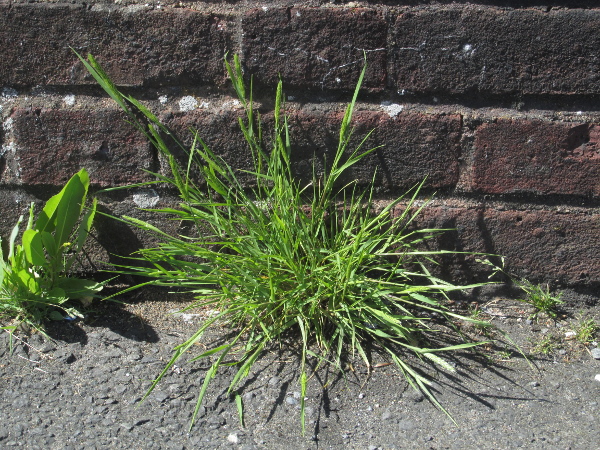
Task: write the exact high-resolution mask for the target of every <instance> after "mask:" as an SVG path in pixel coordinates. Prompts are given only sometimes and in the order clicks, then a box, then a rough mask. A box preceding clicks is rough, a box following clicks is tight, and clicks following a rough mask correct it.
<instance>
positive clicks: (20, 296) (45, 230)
mask: <svg viewBox="0 0 600 450" xmlns="http://www.w3.org/2000/svg"><path fill="white" fill-rule="evenodd" d="M89 183H90V180H89V176H88V173H87V172H86V171H85V169H82V170H81V171H79V172H78V173H76V174H75V175H73V177H71V179H70V180H69V181H68V182H67V184H66V185H65V186H64V187H63V189H62V190H61V191H60V192H59V193H58V194H56V195H55V196H53V197H52V198H50V200H48V201H47V202H46V204H45V206H44V208H43V209H42V211H41V212H40V214H39V216H38V218H37V220H34V215H35V214H34V203H32V204H31V207H30V209H29V218H28V221H27V225H26V228H25V231H24V232H23V235H22V238H21V243H20V244H17V238H18V237H19V228H20V226H21V224H22V222H23V216H21V217H20V218H19V220H18V222H17V224H16V225H15V227H14V228H13V230H12V233H11V234H10V237H9V240H8V245H7V246H5V247H6V248H7V249H8V252H6V254H4V252H3V251H2V248H1V247H0V318H3V319H11V320H13V321H14V322H16V324H17V325H10V326H6V327H3V328H5V329H9V330H13V331H14V330H15V329H16V328H17V326H18V325H19V324H21V323H26V324H28V325H31V326H34V327H36V328H38V329H39V328H40V325H42V322H43V320H44V319H55V320H62V319H63V318H64V315H65V314H66V315H67V316H70V317H77V316H82V315H81V313H80V311H79V309H78V308H77V306H75V305H73V304H68V303H67V302H68V300H71V299H86V300H89V299H90V298H91V297H94V296H96V294H97V293H98V292H99V291H100V290H101V289H102V284H99V283H96V282H95V281H92V280H85V279H81V278H75V277H72V276H69V274H68V272H69V271H70V269H71V267H72V265H73V264H74V263H75V261H76V258H77V257H78V254H79V253H80V251H81V249H82V247H83V244H84V242H85V239H86V238H87V235H88V233H89V231H90V228H91V226H92V222H93V220H94V215H95V213H96V200H95V199H94V201H93V203H92V205H91V207H90V208H88V209H87V211H86V212H85V213H84V214H83V216H81V215H82V213H83V212H84V205H85V199H86V196H87V192H88V187H89ZM0 240H1V239H0Z"/></svg>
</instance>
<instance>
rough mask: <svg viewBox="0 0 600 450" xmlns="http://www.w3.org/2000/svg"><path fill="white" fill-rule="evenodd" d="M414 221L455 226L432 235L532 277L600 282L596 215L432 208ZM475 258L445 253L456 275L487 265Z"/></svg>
mask: <svg viewBox="0 0 600 450" xmlns="http://www.w3.org/2000/svg"><path fill="white" fill-rule="evenodd" d="M419 223H420V224H421V225H424V226H428V227H437V228H455V229H456V231H454V232H448V233H446V234H445V235H444V236H443V237H442V238H440V239H438V240H437V245H438V246H439V247H441V248H444V249H452V250H460V251H475V252H485V253H493V254H496V255H502V256H505V257H506V263H507V267H508V269H509V270H510V271H512V272H513V273H516V274H518V275H519V276H525V277H527V278H529V279H531V280H532V281H545V282H552V283H559V284H564V285H578V284H588V285H596V286H597V285H600V265H599V264H598V255H600V215H599V214H587V213H582V212H579V213H575V212H571V213H561V212H558V211H547V210H546V211H545V210H537V211H533V210H530V211H515V210H507V211H499V210H496V209H493V208H465V207H462V208H461V207H433V208H428V209H425V210H424V212H423V215H422V217H421V218H420V219H419ZM474 260H475V257H474V256H470V257H462V256H460V255H457V256H453V257H451V258H448V261H449V262H451V264H450V265H449V266H448V267H447V268H446V270H452V271H453V272H452V275H453V276H455V277H461V276H462V277H464V276H465V274H468V275H469V276H470V277H476V275H477V273H478V271H483V269H486V268H485V267H484V266H481V265H479V268H478V267H477V265H476V264H475V263H474Z"/></svg>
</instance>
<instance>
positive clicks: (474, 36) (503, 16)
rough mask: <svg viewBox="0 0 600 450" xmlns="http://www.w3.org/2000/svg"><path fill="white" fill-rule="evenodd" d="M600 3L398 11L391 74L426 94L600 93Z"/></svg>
mask: <svg viewBox="0 0 600 450" xmlns="http://www.w3.org/2000/svg"><path fill="white" fill-rule="evenodd" d="M599 27H600V10H598V9H592V10H576V9H575V10H569V9H553V10H551V11H549V12H545V11H542V10H540V9H537V10H536V9H516V10H511V9H496V8H490V7H481V6H475V5H473V6H467V5H460V6H458V5H457V6H454V7H447V6H446V7H440V6H435V7H433V6H432V7H429V8H427V7H426V8H422V9H418V10H417V9H414V10H407V11H406V12H405V13H403V14H400V15H399V16H398V17H397V20H396V23H395V25H394V29H393V33H392V34H393V41H394V46H393V47H391V48H390V60H392V61H391V63H392V66H393V69H390V77H392V78H393V81H392V82H393V83H394V84H395V85H396V87H397V88H398V89H399V90H400V89H405V90H408V91H416V92H425V93H451V94H462V93H469V92H472V93H485V94H505V93H522V94H591V93H596V94H597V93H600V61H599V60H598V58H597V49H598V48H599V47H600V34H599V33H598V32H597V30H598V28H599Z"/></svg>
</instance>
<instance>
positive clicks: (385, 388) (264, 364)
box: [0, 297, 600, 450]
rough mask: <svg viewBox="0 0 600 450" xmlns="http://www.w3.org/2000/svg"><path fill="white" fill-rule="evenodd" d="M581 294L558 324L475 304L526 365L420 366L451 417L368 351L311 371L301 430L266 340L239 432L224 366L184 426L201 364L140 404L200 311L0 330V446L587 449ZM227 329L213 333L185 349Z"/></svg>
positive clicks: (506, 351) (122, 309) (597, 411)
mask: <svg viewBox="0 0 600 450" xmlns="http://www.w3.org/2000/svg"><path fill="white" fill-rule="evenodd" d="M585 300H586V301H587V303H588V305H587V306H586V305H585V301H580V302H579V303H577V302H575V303H573V302H571V304H576V305H577V306H576V307H575V308H572V309H573V312H572V313H571V314H569V315H566V316H565V317H563V318H561V320H559V321H558V322H554V321H553V320H544V319H543V318H541V319H538V320H536V321H528V320H527V317H528V312H529V311H528V310H527V308H526V307H525V306H524V305H523V304H521V303H516V302H510V301H506V300H503V299H502V298H491V297H490V298H489V299H487V300H486V301H485V302H481V304H480V307H479V309H480V310H481V315H482V316H483V317H484V318H487V319H490V320H491V321H492V323H494V324H495V325H497V326H498V327H499V328H500V329H502V330H504V332H505V333H506V336H508V337H509V338H510V339H511V340H512V341H514V342H515V343H516V344H518V345H519V346H520V348H521V349H522V350H523V351H524V352H525V353H526V354H530V355H532V356H531V357H530V362H531V363H532V364H533V366H534V367H532V366H531V365H530V364H529V363H528V362H527V360H525V359H524V358H523V357H522V355H521V354H520V353H519V352H518V351H517V350H515V349H514V348H512V347H510V345H508V344H506V345H504V346H503V345H497V346H491V345H490V346H487V347H482V348H481V350H480V351H478V352H470V353H464V354H460V355H456V358H452V359H451V362H452V363H453V364H456V368H457V373H456V374H451V373H444V372H441V371H438V372H431V374H432V375H433V377H434V380H435V381H434V383H433V386H432V387H433V389H434V391H435V392H437V396H438V399H439V401H440V402H441V404H442V405H443V406H444V407H445V408H446V409H447V410H448V412H449V413H450V414H452V416H453V417H454V419H455V420H456V423H457V424H454V423H453V422H452V420H450V418H449V417H448V416H447V415H445V414H444V413H443V412H441V411H440V410H439V409H437V408H436V407H435V406H434V405H432V403H431V402H430V401H429V400H428V399H427V398H426V397H424V396H423V395H421V394H420V393H417V392H416V391H414V390H413V389H412V388H411V387H410V386H408V384H407V382H406V381H405V380H404V378H403V377H402V375H401V374H400V373H399V371H398V369H396V368H395V367H394V366H393V365H388V364H386V363H385V360H384V359H382V358H380V357H379V356H378V355H377V354H376V353H374V356H373V363H374V366H375V368H374V369H373V371H372V373H371V374H370V376H368V374H367V370H366V367H365V366H364V365H363V364H362V363H361V362H360V360H358V359H357V360H352V361H350V362H349V363H348V365H347V367H346V369H347V370H346V371H345V373H344V376H340V375H339V374H338V373H337V372H335V371H334V370H326V369H319V370H318V372H317V373H316V374H315V375H314V376H312V377H311V379H310V382H309V390H308V393H307V396H306V423H307V428H306V433H305V435H304V436H303V435H302V433H301V427H300V392H299V391H300V387H299V384H298V373H299V367H298V356H297V354H295V353H294V352H290V351H287V350H286V349H285V348H283V349H279V347H277V348H273V349H271V350H270V351H267V352H266V353H265V355H264V356H263V357H262V358H261V359H260V360H259V362H258V363H257V366H256V367H255V368H253V370H252V371H251V372H250V376H249V378H248V379H247V380H246V381H245V382H244V383H243V384H242V387H241V389H240V390H239V393H240V395H241V396H242V399H243V405H244V424H243V425H244V426H242V425H241V424H240V418H239V416H238V412H237V406H236V403H235V401H234V400H233V399H232V398H231V397H230V396H228V395H226V390H227V387H228V383H229V381H230V379H231V376H232V374H233V373H234V372H233V370H234V369H233V368H223V370H221V371H220V372H219V373H218V375H217V376H216V378H215V379H214V380H213V382H212V384H211V387H210V388H209V394H207V398H206V399H205V401H204V403H203V406H202V407H201V408H200V413H199V417H198V420H197V422H196V423H195V425H194V426H193V427H192V429H191V430H188V425H189V421H190V418H191V414H192V411H193V408H194V405H195V401H196V396H197V394H198V390H199V388H200V386H201V385H202V381H203V379H204V376H205V374H206V371H207V369H208V367H209V365H210V363H209V361H195V362H191V363H184V362H182V363H178V364H177V365H176V366H173V367H172V369H171V370H170V371H169V373H168V374H167V375H166V377H165V379H164V380H163V381H162V382H161V383H159V384H158V386H157V388H156V389H155V390H154V392H153V393H152V394H151V395H150V396H149V397H148V398H147V399H146V400H145V401H144V402H143V403H140V400H141V398H142V397H143V396H144V394H145V392H146V390H147V389H148V387H149V386H150V384H151V382H152V380H153V379H154V378H156V377H157V376H158V374H159V373H160V372H161V370H162V368H163V367H164V365H165V364H166V363H167V362H168V361H169V359H170V357H171V353H172V349H173V347H174V346H176V345H177V344H179V343H181V342H183V341H184V340H185V339H186V338H187V337H188V336H190V335H191V334H192V333H193V332H194V331H195V330H197V328H198V327H199V325H200V324H201V323H202V321H203V320H204V319H205V317H206V316H207V314H210V311H190V312H191V313H192V314H190V315H183V314H168V312H169V311H176V310H178V309H180V308H182V307H183V306H185V303H178V302H173V301H166V302H161V301H156V300H153V301H137V302H136V303H133V304H130V305H125V306H124V305H118V304H114V303H108V302H104V303H100V304H98V305H97V306H96V307H95V308H94V311H90V313H89V315H88V317H87V318H86V319H85V320H84V321H80V322H66V321H65V322H59V323H53V324H51V325H50V327H49V330H48V331H49V333H50V335H51V336H52V337H53V341H48V340H46V339H44V338H43V337H42V336H41V335H39V334H35V333H34V334H30V335H27V334H24V333H21V334H19V335H18V336H19V339H16V338H13V339H12V352H11V346H10V342H9V334H8V333H6V332H2V335H1V336H0V380H1V381H0V410H1V411H2V420H1V421H0V448H28V449H36V448H39V449H94V448H97V449H106V448H116V449H118V448H128V449H129V448H131V449H204V448H206V449H215V448H240V449H292V448H294V449H296V448H297V449H321V448H322V449H325V448H351V449H369V450H374V449H404V448H411V449H412V448H414V449H467V448H479V449H504V448H527V449H598V448H600V405H599V402H600V396H599V394H600V359H598V358H600V355H599V354H598V349H597V344H596V343H595V342H592V341H590V342H588V343H584V344H582V343H580V342H579V341H578V340H577V339H575V338H574V335H573V334H569V333H573V332H577V331H578V330H579V327H580V325H581V324H582V321H583V320H584V319H585V318H593V319H595V320H596V321H597V322H600V321H599V320H598V309H597V307H596V306H592V307H590V305H589V303H591V302H592V301H590V299H585ZM194 314H196V315H194ZM228 331H229V330H228V329H227V328H217V329H215V330H214V331H212V332H211V334H210V335H208V336H207V337H206V338H205V339H203V341H202V343H200V344H199V345H198V349H197V352H196V353H195V354H199V353H200V352H202V351H205V350H206V349H208V348H210V347H209V346H210V344H211V342H218V340H219V338H221V337H222V336H224V335H226V333H227V332H228ZM466 333H471V334H472V335H473V336H475V337H477V335H478V333H482V331H481V330H477V329H471V330H468V329H467V330H466ZM495 336H496V337H499V338H502V334H500V333H496V334H495ZM480 337H481V336H480ZM595 338H596V339H597V338H598V336H597V335H596V337H595ZM502 339H503V340H504V341H505V342H506V341H507V338H502ZM188 359H189V358H188ZM425 370H427V368H425Z"/></svg>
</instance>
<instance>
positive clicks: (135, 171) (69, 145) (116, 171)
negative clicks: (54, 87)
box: [2, 109, 154, 187]
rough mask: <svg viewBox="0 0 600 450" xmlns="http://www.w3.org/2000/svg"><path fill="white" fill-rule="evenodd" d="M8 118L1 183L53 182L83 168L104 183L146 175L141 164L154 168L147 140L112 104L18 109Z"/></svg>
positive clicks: (137, 179) (94, 181) (124, 181)
mask: <svg viewBox="0 0 600 450" xmlns="http://www.w3.org/2000/svg"><path fill="white" fill-rule="evenodd" d="M11 119H12V124H11V128H12V137H11V141H10V142H9V143H7V142H5V147H6V144H8V147H9V148H10V149H11V151H9V152H7V153H6V154H5V155H4V156H5V158H6V167H5V170H4V173H3V176H2V182H3V183H11V184H22V185H39V184H48V185H55V186H57V185H62V184H64V183H65V182H66V181H67V180H68V179H69V178H70V177H71V176H72V175H73V174H74V173H75V172H77V171H79V170H80V169H81V168H86V169H87V170H88V171H89V173H90V179H91V182H92V184H94V185H96V186H103V187H104V186H115V185H123V184H129V183H136V182H140V181H144V180H147V179H148V176H147V175H146V174H145V173H144V172H143V171H142V169H151V170H154V157H153V153H152V152H151V151H150V149H149V146H148V144H147V143H146V141H145V139H144V138H143V137H142V136H141V134H140V133H138V132H137V131H136V130H134V128H133V127H132V126H131V125H130V124H128V123H126V122H125V120H124V115H123V114H121V113H120V112H119V111H117V110H115V109H104V110H103V109H95V110H78V111H77V110H57V109H33V110H31V109H18V110H16V111H15V112H14V113H13V114H12V116H11ZM8 138H9V137H8V136H7V138H6V139H7V140H8Z"/></svg>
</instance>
